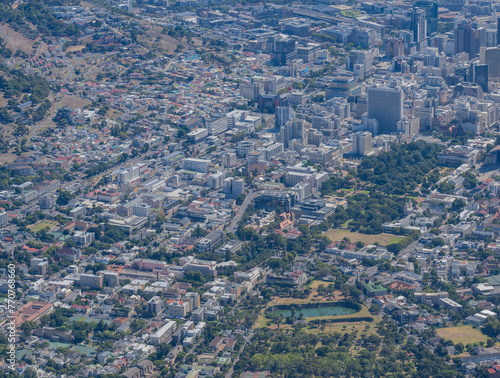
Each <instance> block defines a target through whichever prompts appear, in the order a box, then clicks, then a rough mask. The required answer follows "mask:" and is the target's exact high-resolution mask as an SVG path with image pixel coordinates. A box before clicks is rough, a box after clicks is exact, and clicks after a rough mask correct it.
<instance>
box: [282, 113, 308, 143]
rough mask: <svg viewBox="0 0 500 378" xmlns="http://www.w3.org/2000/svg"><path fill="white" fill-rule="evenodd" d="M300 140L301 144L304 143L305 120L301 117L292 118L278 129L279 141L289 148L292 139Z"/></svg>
mask: <svg viewBox="0 0 500 378" xmlns="http://www.w3.org/2000/svg"><path fill="white" fill-rule="evenodd" d="M294 139H296V140H300V143H301V144H302V145H304V144H306V142H307V140H306V121H305V120H303V119H292V120H290V121H288V122H286V123H285V125H284V126H283V127H281V129H280V142H281V143H283V145H284V147H286V148H289V147H290V142H291V141H292V140H294Z"/></svg>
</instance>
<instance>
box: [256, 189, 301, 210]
mask: <svg viewBox="0 0 500 378" xmlns="http://www.w3.org/2000/svg"><path fill="white" fill-rule="evenodd" d="M296 203H297V194H296V193H293V192H287V191H282V190H264V191H263V192H261V193H260V195H258V196H257V197H256V198H255V206H256V207H257V208H264V209H267V210H276V209H277V208H278V207H279V208H280V209H281V210H282V211H286V212H288V211H290V209H291V208H292V207H294V206H295V205H296Z"/></svg>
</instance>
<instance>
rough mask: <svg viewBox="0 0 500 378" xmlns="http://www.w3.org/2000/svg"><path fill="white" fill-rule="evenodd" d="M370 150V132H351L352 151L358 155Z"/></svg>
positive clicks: (366, 153)
mask: <svg viewBox="0 0 500 378" xmlns="http://www.w3.org/2000/svg"><path fill="white" fill-rule="evenodd" d="M371 150H372V133H370V132H369V131H358V132H356V133H354V134H352V152H353V153H354V154H355V155H358V156H366V155H368V153H369V152H370V151H371Z"/></svg>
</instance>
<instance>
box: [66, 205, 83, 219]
mask: <svg viewBox="0 0 500 378" xmlns="http://www.w3.org/2000/svg"><path fill="white" fill-rule="evenodd" d="M86 210H87V209H86V208H85V206H78V207H75V208H74V209H72V210H70V212H69V216H70V217H71V218H73V219H77V218H78V217H84V216H85V214H86Z"/></svg>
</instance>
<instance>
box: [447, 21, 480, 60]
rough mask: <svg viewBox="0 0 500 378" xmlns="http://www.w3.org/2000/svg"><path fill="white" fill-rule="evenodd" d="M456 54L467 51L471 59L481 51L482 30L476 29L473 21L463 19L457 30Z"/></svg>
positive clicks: (455, 33) (455, 31) (455, 32)
mask: <svg viewBox="0 0 500 378" xmlns="http://www.w3.org/2000/svg"><path fill="white" fill-rule="evenodd" d="M453 33H454V35H455V54H458V53H461V52H466V53H468V54H469V59H472V58H473V57H475V56H476V55H477V54H478V53H479V47H480V44H481V41H480V30H478V29H475V28H474V27H473V25H472V22H470V21H467V20H463V21H461V22H460V23H459V24H458V25H457V27H456V28H455V30H454V31H453Z"/></svg>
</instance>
